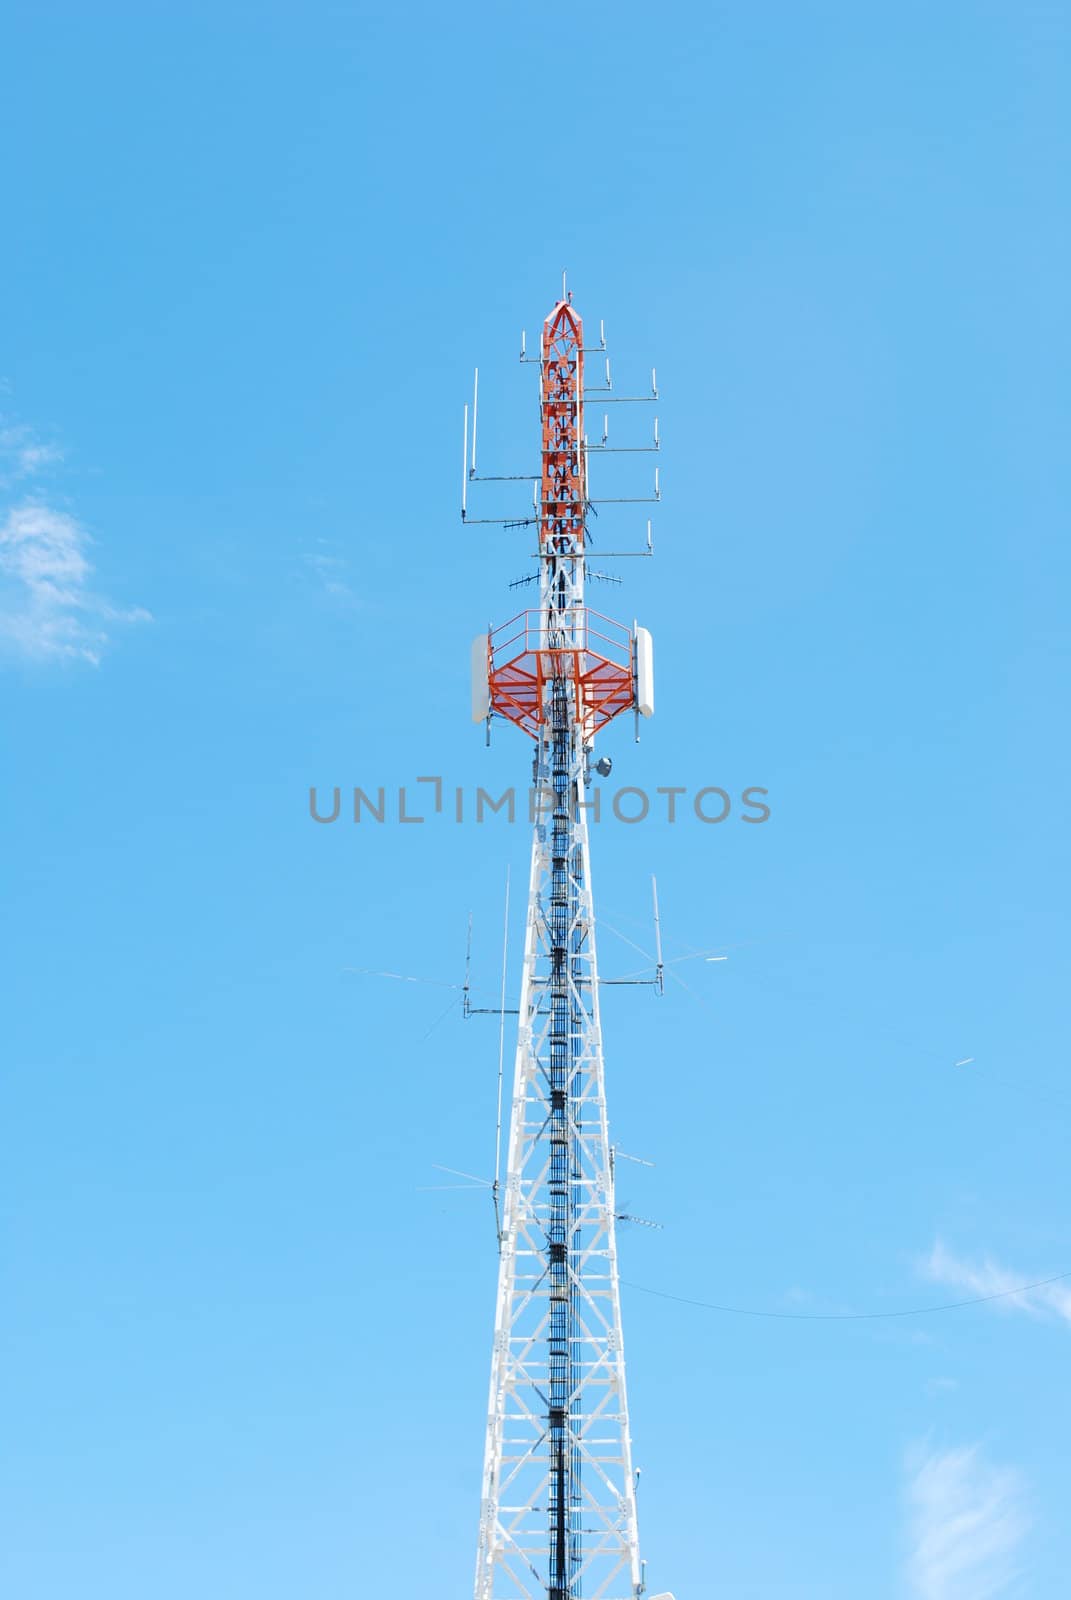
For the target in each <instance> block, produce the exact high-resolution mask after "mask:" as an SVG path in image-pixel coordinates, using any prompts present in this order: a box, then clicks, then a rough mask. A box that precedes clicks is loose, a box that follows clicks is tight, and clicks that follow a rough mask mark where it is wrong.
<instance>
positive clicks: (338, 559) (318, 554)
mask: <svg viewBox="0 0 1071 1600" xmlns="http://www.w3.org/2000/svg"><path fill="white" fill-rule="evenodd" d="M316 542H317V544H321V545H322V544H325V543H326V540H324V539H317V541H316ZM304 559H305V565H306V566H307V567H308V568H310V570H311V571H312V572H314V573H315V574H316V577H317V578H318V579H319V582H320V586H321V588H322V589H323V591H324V593H325V594H329V595H334V596H335V598H336V599H341V600H352V599H354V598H355V597H354V592H353V590H352V588H351V587H350V585H349V583H348V581H347V576H348V573H349V562H348V561H347V560H346V559H345V557H344V556H336V555H331V554H329V553H328V552H327V551H326V550H314V551H307V552H306V554H305V558H304Z"/></svg>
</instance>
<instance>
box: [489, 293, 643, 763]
mask: <svg viewBox="0 0 1071 1600" xmlns="http://www.w3.org/2000/svg"><path fill="white" fill-rule="evenodd" d="M526 344H527V341H526V338H525V335H524V334H522V335H521V356H520V359H521V361H522V362H530V363H532V364H537V365H538V367H539V415H540V459H539V469H538V471H537V472H535V473H533V474H531V475H530V476H529V475H528V474H517V475H512V474H511V475H509V476H506V477H502V476H499V475H497V474H496V475H490V476H487V477H481V476H479V475H478V474H477V471H476V425H477V412H478V402H479V371H478V369H477V373H476V378H475V381H474V383H473V394H472V437H471V452H470V443H469V408H468V407H467V406H466V408H465V430H464V460H463V477H462V496H461V516H462V520H463V521H465V522H466V523H473V522H475V523H497V524H499V525H504V526H506V527H511V528H518V527H526V526H532V525H534V526H535V527H536V530H537V545H536V550H535V551H534V552H533V554H534V556H535V558H536V560H537V561H538V562H539V567H538V570H537V571H535V572H532V573H530V574H528V575H526V576H525V577H523V578H520V579H518V580H517V581H516V583H515V584H514V585H512V586H511V587H520V586H522V585H527V584H534V583H538V585H539V605H538V607H533V608H532V609H530V610H525V611H522V612H520V613H518V614H517V615H516V616H514V617H513V618H511V620H510V621H509V622H507V623H505V624H503V625H502V626H500V627H498V628H492V629H491V630H490V631H489V633H487V634H481V635H480V636H479V637H478V638H477V639H476V640H475V641H474V642H473V647H472V673H473V697H472V715H473V720H474V721H476V722H486V724H487V730H488V737H490V729H491V722H492V719H493V718H494V717H496V716H498V717H504V718H505V719H506V720H507V721H509V722H512V723H514V724H515V725H516V726H517V727H519V728H522V729H523V730H524V732H526V733H528V734H530V735H531V736H532V737H533V738H535V739H540V738H541V737H543V734H544V732H545V730H546V729H547V727H548V726H549V725H550V723H551V721H552V720H553V721H554V722H555V723H556V724H558V725H560V723H561V719H562V716H563V709H562V708H563V704H565V703H566V702H567V705H568V709H569V718H570V723H571V725H572V727H573V728H574V731H575V734H576V737H577V740H578V742H579V744H580V745H582V746H583V747H584V748H585V749H587V748H590V745H591V743H592V740H593V739H594V737H595V734H596V733H597V732H598V731H599V730H600V729H601V728H603V727H605V726H606V724H607V723H609V722H611V721H612V720H613V718H614V717H616V716H618V715H620V713H621V712H623V711H628V710H634V711H635V712H636V716H637V736H638V728H639V717H640V716H641V715H642V716H650V715H651V713H652V711H653V710H654V687H653V666H652V649H651V637H650V634H649V633H648V632H647V631H646V629H643V628H638V627H633V629H631V630H629V629H628V628H626V627H624V626H622V625H621V624H620V623H616V622H613V621H611V620H610V619H609V618H607V617H604V616H602V615H601V614H600V613H598V612H595V611H592V610H590V609H589V608H588V606H587V604H586V601H585V585H586V581H587V579H588V578H589V577H590V578H592V579H595V580H597V581H603V582H608V583H620V581H621V580H620V578H618V577H616V576H612V575H611V574H610V573H607V572H595V571H589V570H588V568H587V554H588V544H589V542H590V540H589V532H588V528H589V516H590V515H592V514H594V515H598V509H597V508H598V506H599V505H600V504H606V505H629V504H637V503H644V502H651V501H657V500H658V499H659V498H660V490H659V484H658V469H657V467H656V468H655V475H654V478H655V481H654V494H653V495H643V496H627V495H626V496H614V497H612V498H611V499H608V500H605V501H602V502H600V501H598V500H595V499H593V498H592V497H591V494H590V491H589V486H588V465H589V461H590V458H591V457H592V456H593V455H601V454H612V455H639V454H644V453H648V452H650V453H654V452H656V451H657V450H658V449H659V448H660V444H659V437H658V419H657V417H656V418H655V423H654V434H653V438H652V441H651V443H650V444H646V445H643V444H640V445H636V444H629V445H625V446H622V447H618V446H616V445H611V444H610V443H609V434H610V425H609V413H607V414H606V415H604V418H603V431H602V438H601V440H600V441H599V442H598V443H596V444H592V443H591V442H590V441H589V438H588V434H587V429H586V425H585V402H586V400H587V398H588V396H589V395H600V396H604V397H605V403H606V404H607V405H619V404H625V403H630V404H637V403H639V404H643V403H650V402H654V401H656V400H657V398H658V391H657V388H656V385H655V374H654V371H653V370H652V373H651V393H650V394H649V395H623V396H618V395H616V394H614V393H613V381H612V378H611V373H610V358H609V356H605V351H606V340H605V336H604V333H603V329H602V325H601V324H600V330H599V343H598V345H596V346H594V347H593V349H592V350H586V349H585V346H584V325H583V322H582V320H581V318H580V315H579V313H578V312H577V311H576V309H575V308H574V306H573V303H572V298H571V296H569V295H567V294H566V293H565V286H564V282H563V285H562V298H561V299H560V300H558V301H557V302H556V303H555V305H554V306H553V307H552V309H551V311H550V313H549V315H548V316H547V318H546V319H545V321H544V323H543V328H542V333H541V336H540V341H539V355H538V356H529V355H528V354H527V349H526ZM593 352H597V353H599V354H603V355H604V356H605V383H604V384H601V385H599V386H598V387H597V388H595V389H591V388H589V387H587V380H586V378H585V372H584V358H585V355H587V354H591V353H593ZM503 482H507V483H516V482H522V483H523V482H530V483H531V485H532V510H531V515H529V516H525V517H519V518H518V517H513V518H508V517H476V518H471V517H469V515H468V505H467V499H468V488H469V485H470V484H477V483H503ZM651 553H652V545H651V524H650V522H648V524H647V540H646V545H645V547H644V548H641V549H632V550H602V549H600V551H599V554H600V557H601V558H604V559H615V558H618V557H626V556H649V555H650V554H651ZM552 702H553V707H554V712H553V718H552V714H551V712H552Z"/></svg>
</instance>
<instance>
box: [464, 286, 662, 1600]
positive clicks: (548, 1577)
mask: <svg viewBox="0 0 1071 1600" xmlns="http://www.w3.org/2000/svg"><path fill="white" fill-rule="evenodd" d="M539 368H540V412H541V422H542V464H541V470H540V473H539V476H538V480H537V482H538V488H537V495H536V511H537V514H536V516H535V518H534V519H533V520H534V521H535V522H536V523H537V526H538V540H539V543H538V552H537V553H538V556H539V562H540V566H539V606H538V609H537V610H533V611H529V612H526V613H524V614H522V616H521V617H518V618H515V619H514V621H513V622H512V623H509V624H506V625H505V627H504V628H502V629H499V630H493V631H492V632H490V633H489V634H488V635H487V636H486V650H484V645H483V642H482V641H483V637H484V636H481V639H480V640H478V641H477V643H476V645H475V646H474V669H475V671H476V675H477V678H478V679H480V681H479V682H478V683H477V685H476V687H475V692H474V716H476V715H481V714H486V715H487V716H488V717H489V718H490V717H493V716H496V715H497V716H501V717H504V718H506V719H508V720H509V721H511V722H513V723H514V724H516V725H517V726H519V727H521V728H522V729H523V730H524V731H525V732H527V733H528V734H529V735H530V736H531V737H532V738H533V740H534V742H535V757H534V784H535V790H536V796H537V802H538V820H537V822H536V825H535V829H534V836H533V840H532V857H531V874H530V880H529V891H528V910H527V924H526V932H525V944H524V969H523V976H522V985H521V995H520V1019H519V1032H518V1038H517V1050H516V1059H515V1065H514V1074H513V1092H512V1100H511V1104H510V1108H509V1111H510V1116H509V1138H508V1146H507V1150H508V1154H507V1162H506V1173H505V1180H504V1183H503V1185H502V1189H501V1213H500V1226H499V1249H500V1260H499V1274H498V1298H497V1305H496V1310H495V1331H494V1348H493V1355H492V1363H491V1382H490V1394H489V1400H488V1414H487V1434H486V1446H485V1453H484V1469H483V1493H482V1500H481V1511H480V1528H479V1542H478V1553H477V1560H476V1584H475V1600H535V1597H549V1600H580V1597H581V1596H582V1595H583V1596H585V1597H587V1600H638V1597H639V1596H640V1595H642V1594H643V1592H644V1587H645V1583H644V1573H643V1566H642V1564H641V1561H640V1554H639V1537H638V1532H637V1521H636V1486H635V1477H634V1473H633V1466H632V1444H631V1439H630V1433H629V1410H628V1398H627V1390H626V1382H625V1353H624V1342H623V1338H622V1328H621V1301H620V1292H619V1284H618V1261H617V1244H616V1237H615V1201H614V1161H613V1151H612V1147H611V1144H610V1138H609V1131H608V1125H607V1110H606V1089H605V1078H604V1068H603V1047H602V1029H601V1024H600V1018H599V972H598V962H597V957H596V947H595V914H594V908H593V903H592V889H591V865H590V856H589V840H588V823H587V811H588V807H587V806H586V805H585V800H584V794H585V786H586V784H587V782H588V781H589V765H590V761H591V747H592V741H593V739H594V736H595V734H596V732H597V731H598V730H599V729H600V728H602V727H603V726H605V724H606V723H608V722H609V721H610V720H611V719H612V718H613V717H614V716H616V715H618V714H619V713H620V712H621V711H624V710H628V709H631V708H633V707H639V706H641V704H642V706H643V709H644V710H645V712H646V711H647V710H648V708H649V704H650V703H651V691H650V689H649V687H648V689H647V690H646V693H645V695H641V694H640V692H639V686H638V684H637V661H638V652H637V648H636V635H635V634H634V633H630V632H629V630H627V629H624V628H621V627H620V626H619V625H618V624H616V623H609V622H607V621H606V620H605V619H602V618H599V617H597V615H596V614H595V613H593V612H590V611H588V609H587V607H586V606H585V604H584V576H585V532H586V521H587V513H588V506H589V499H588V484H587V456H588V447H587V443H586V440H585V435H584V339H583V328H582V324H581V320H580V318H579V316H578V315H577V314H576V312H575V311H574V309H573V307H572V305H571V303H570V300H569V299H568V298H564V297H563V299H562V300H561V301H559V302H558V304H557V305H555V307H554V309H553V310H552V312H551V314H550V316H549V317H548V318H547V320H546V322H545V324H544V327H543V333H542V339H541V345H540V355H539ZM473 427H474V429H475V405H474V408H473ZM656 440H657V435H656ZM474 453H475V447H474ZM466 464H467V433H466ZM474 472H475V460H474V459H473V466H472V468H471V470H470V471H469V476H470V477H471V476H473V475H474ZM648 637H649V636H648ZM484 660H485V662H486V664H485V666H482V665H481V663H482V662H484ZM481 673H482V674H483V676H482V678H480V675H481ZM496 1181H497V1180H496ZM496 1197H497V1196H496Z"/></svg>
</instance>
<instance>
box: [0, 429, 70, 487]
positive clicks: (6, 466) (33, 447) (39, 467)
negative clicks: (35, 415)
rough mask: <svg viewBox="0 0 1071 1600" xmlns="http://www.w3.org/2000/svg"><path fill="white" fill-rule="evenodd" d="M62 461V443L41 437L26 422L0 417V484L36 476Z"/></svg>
mask: <svg viewBox="0 0 1071 1600" xmlns="http://www.w3.org/2000/svg"><path fill="white" fill-rule="evenodd" d="M62 460H63V451H62V450H61V449H60V448H59V446H58V445H55V444H49V443H48V442H47V441H45V440H43V439H41V438H40V437H39V435H38V434H36V433H35V432H34V430H33V429H32V428H30V427H28V426H27V425H26V424H25V423H22V422H9V421H5V420H3V419H0V487H5V488H6V487H9V486H10V485H11V484H12V483H17V482H19V481H20V480H22V479H24V478H32V477H35V476H36V474H37V473H39V472H41V471H43V470H44V468H45V467H50V466H54V465H56V464H57V463H58V462H60V461H62Z"/></svg>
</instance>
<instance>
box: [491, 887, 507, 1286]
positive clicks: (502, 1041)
mask: <svg viewBox="0 0 1071 1600" xmlns="http://www.w3.org/2000/svg"><path fill="white" fill-rule="evenodd" d="M508 956H509V868H508V867H507V868H506V909H505V911H504V913H503V916H502V989H501V992H500V994H499V1018H498V1109H497V1111H496V1114H495V1181H494V1183H493V1185H492V1187H491V1198H492V1200H493V1201H494V1207H495V1235H496V1237H497V1239H498V1250H499V1254H500V1255H501V1253H502V1215H501V1211H500V1209H499V1194H500V1192H501V1184H500V1180H501V1176H502V1072H503V1065H504V1063H505V1058H506V967H507V964H508Z"/></svg>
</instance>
